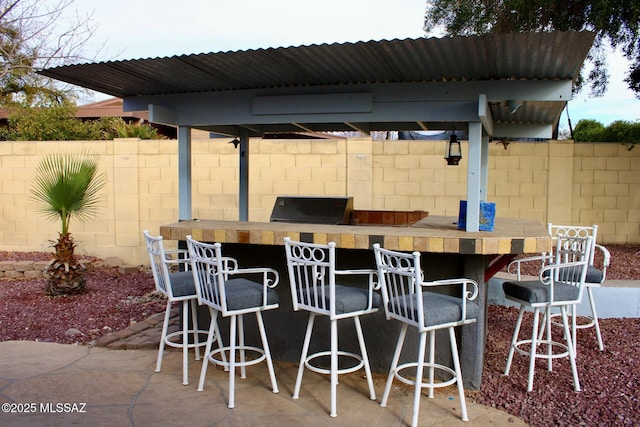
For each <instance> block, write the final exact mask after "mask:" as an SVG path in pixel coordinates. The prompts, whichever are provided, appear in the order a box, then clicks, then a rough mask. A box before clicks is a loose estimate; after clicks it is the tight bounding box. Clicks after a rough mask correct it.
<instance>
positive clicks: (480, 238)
mask: <svg viewBox="0 0 640 427" xmlns="http://www.w3.org/2000/svg"><path fill="white" fill-rule="evenodd" d="M160 233H161V235H162V236H163V238H165V239H167V240H177V241H179V242H183V243H184V240H185V239H186V236H187V235H191V236H192V237H193V238H194V239H196V240H200V241H204V242H220V243H222V244H223V253H224V254H225V255H228V256H233V257H235V258H237V259H238V261H239V262H240V265H241V266H242V267H251V266H269V267H273V268H275V269H276V270H278V271H279V272H280V283H279V284H278V286H277V288H276V289H277V291H278V295H279V297H280V308H279V309H278V310H273V312H270V313H265V322H266V324H267V334H268V336H269V341H270V345H271V347H272V349H271V350H272V353H273V355H274V357H275V358H277V359H281V360H286V361H290V362H297V361H298V358H299V354H300V350H301V348H302V337H303V336H304V325H305V324H306V314H305V313H301V312H294V311H293V309H292V305H291V296H290V290H289V283H288V276H287V269H286V261H285V257H284V247H283V239H284V237H290V238H291V239H294V240H301V241H306V242H313V243H327V242H330V241H333V242H335V243H336V246H337V248H338V254H337V262H338V266H337V267H338V268H375V261H374V258H373V251H372V250H371V247H372V245H373V244H374V243H380V244H381V245H382V246H383V247H385V248H388V249H393V250H400V251H418V252H421V253H422V255H423V257H422V264H423V269H424V270H425V276H426V279H427V280H437V279H443V278H448V277H463V276H464V277H468V278H471V279H474V280H476V281H477V282H478V284H479V285H480V292H479V295H478V303H479V304H480V306H481V307H484V310H481V313H480V316H479V317H478V319H477V322H476V323H475V324H471V325H468V326H465V327H463V328H461V330H460V332H459V333H458V341H459V346H460V358H461V364H462V369H463V378H464V382H465V385H466V386H467V387H470V388H471V389H475V390H478V389H480V387H481V382H482V368H483V363H484V349H485V340H486V330H487V327H486V326H487V325H486V307H487V282H488V279H489V278H490V277H491V276H492V275H493V274H495V273H496V272H497V271H499V270H500V269H501V267H502V266H504V265H505V264H506V263H507V262H508V261H509V260H511V259H513V258H514V257H515V256H517V255H518V254H523V253H540V252H548V251H549V250H550V248H551V238H550V236H549V234H548V232H547V229H546V227H545V226H544V225H543V224H542V223H540V222H538V221H532V220H527V219H514V218H496V220H495V228H494V231H492V232H475V233H470V232H466V231H464V230H458V228H457V218H454V217H449V216H428V217H427V218H424V219H422V220H420V221H418V222H416V223H414V224H412V225H409V226H386V225H373V226H371V225H325V224H304V223H286V222H277V223H276V222H270V223H266V222H246V221H218V220H185V221H180V222H177V223H173V224H167V225H164V226H161V227H160ZM248 320H249V319H248ZM204 321H206V319H204ZM362 324H363V329H364V332H365V340H366V342H367V348H368V352H369V357H370V359H371V366H372V369H373V370H374V371H378V372H381V373H386V370H387V369H388V366H389V363H390V359H391V356H392V354H393V348H394V345H395V340H396V337H397V333H398V330H399V325H397V322H391V321H387V320H386V319H385V316H384V310H383V309H382V308H381V309H380V310H379V311H378V313H376V314H374V315H369V316H366V317H365V318H363V319H362ZM347 329H351V328H346V329H345V331H346V330H347ZM327 330H328V327H327ZM367 331H368V332H369V334H367ZM341 333H342V332H341ZM367 337H369V338H367ZM247 339H251V338H247ZM327 339H328V338H327ZM320 340H322V339H320ZM343 341H344V342H343ZM355 342H356V338H355V335H354V336H353V337H350V336H349V335H348V334H345V335H344V337H341V342H340V346H341V347H342V346H347V347H348V346H350V345H351V344H353V343H355ZM416 343H417V337H416V338H415V339H412V338H411V337H410V336H408V337H407V342H406V343H405V352H406V353H408V354H413V353H414V350H415V352H416V353H417V346H416ZM327 348H328V341H327ZM403 354H404V353H403ZM437 357H438V358H445V360H446V359H447V358H448V357H450V355H449V354H448V353H447V354H440V353H439V354H438V356H437ZM505 357H506V355H505Z"/></svg>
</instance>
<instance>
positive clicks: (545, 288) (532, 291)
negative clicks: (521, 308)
mask: <svg viewBox="0 0 640 427" xmlns="http://www.w3.org/2000/svg"><path fill="white" fill-rule="evenodd" d="M502 289H503V290H504V294H505V295H506V296H507V297H512V298H516V299H518V300H521V301H527V302H529V303H532V304H535V303H544V302H550V301H549V285H545V284H544V283H542V282H540V281H538V280H527V281H520V282H510V281H507V282H504V283H503V284H502ZM579 294H580V290H579V289H578V287H576V286H573V285H569V284H567V283H562V282H556V283H554V285H553V300H554V302H559V301H574V300H576V299H577V298H578V296H579Z"/></svg>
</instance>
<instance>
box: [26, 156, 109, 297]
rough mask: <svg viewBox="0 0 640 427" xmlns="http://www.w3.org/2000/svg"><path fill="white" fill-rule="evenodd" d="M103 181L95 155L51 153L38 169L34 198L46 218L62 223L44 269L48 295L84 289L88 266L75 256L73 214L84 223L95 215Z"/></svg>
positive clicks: (32, 193) (76, 292)
mask: <svg viewBox="0 0 640 427" xmlns="http://www.w3.org/2000/svg"><path fill="white" fill-rule="evenodd" d="M104 184H105V179H104V176H103V175H100V174H99V173H98V156H97V155H95V154H88V153H83V154H75V155H74V154H52V155H49V156H46V157H45V158H43V159H42V161H41V162H40V163H39V165H38V167H37V168H36V173H35V183H34V186H33V188H32V189H31V195H32V199H33V200H34V201H35V202H36V203H37V204H39V205H40V211H41V213H42V214H43V215H44V216H45V217H48V218H50V219H53V220H58V219H60V221H61V223H62V231H61V232H60V233H59V236H58V240H57V241H52V242H51V243H53V248H55V257H54V259H53V260H52V261H51V263H49V265H48V266H47V269H46V270H45V276H46V285H45V292H46V294H47V295H52V296H55V295H67V294H78V293H82V292H84V290H85V288H86V282H85V278H84V272H85V269H84V267H83V265H82V264H81V263H80V262H79V260H78V259H77V258H76V257H75V255H74V250H75V247H76V245H75V243H74V241H73V238H72V237H71V233H69V223H70V221H71V218H72V217H73V218H76V219H78V220H79V221H82V222H84V221H86V220H88V219H90V218H93V217H94V216H95V214H96V211H97V207H98V205H99V203H100V201H101V198H100V197H99V195H98V192H99V191H100V190H101V189H102V187H103V186H104Z"/></svg>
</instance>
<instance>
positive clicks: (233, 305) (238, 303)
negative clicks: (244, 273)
mask: <svg viewBox="0 0 640 427" xmlns="http://www.w3.org/2000/svg"><path fill="white" fill-rule="evenodd" d="M224 289H225V293H226V295H227V309H228V310H243V309H245V308H251V307H259V306H261V305H262V291H263V286H262V284H261V283H257V282H254V281H251V280H249V279H244V278H236V279H230V280H227V281H225V282H224ZM279 302H280V298H279V297H278V293H277V292H276V291H275V289H272V288H267V304H268V305H273V304H278V303H279Z"/></svg>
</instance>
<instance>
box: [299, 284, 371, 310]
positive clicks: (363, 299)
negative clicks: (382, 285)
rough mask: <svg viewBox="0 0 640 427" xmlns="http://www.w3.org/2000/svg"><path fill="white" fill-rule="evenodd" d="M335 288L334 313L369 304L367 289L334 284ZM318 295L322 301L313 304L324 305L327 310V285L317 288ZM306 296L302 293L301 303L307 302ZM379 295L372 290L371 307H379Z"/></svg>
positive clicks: (356, 308)
mask: <svg viewBox="0 0 640 427" xmlns="http://www.w3.org/2000/svg"><path fill="white" fill-rule="evenodd" d="M335 288H336V314H344V313H352V312H354V311H360V310H366V309H367V308H368V305H369V290H368V289H362V288H356V287H353V286H345V285H335ZM317 292H318V296H319V297H320V298H322V296H324V301H323V302H319V303H318V304H313V305H317V306H321V307H326V308H327V310H328V309H329V307H330V304H329V300H330V299H329V286H327V285H325V286H322V287H319V288H318V289H317ZM306 299H307V296H306V295H302V298H301V301H302V303H303V304H308V302H307V301H306ZM380 300H381V298H380V295H379V294H378V293H377V292H373V294H372V299H371V308H378V307H380Z"/></svg>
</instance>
